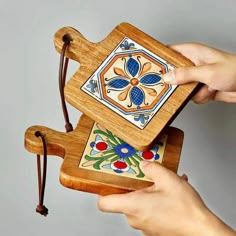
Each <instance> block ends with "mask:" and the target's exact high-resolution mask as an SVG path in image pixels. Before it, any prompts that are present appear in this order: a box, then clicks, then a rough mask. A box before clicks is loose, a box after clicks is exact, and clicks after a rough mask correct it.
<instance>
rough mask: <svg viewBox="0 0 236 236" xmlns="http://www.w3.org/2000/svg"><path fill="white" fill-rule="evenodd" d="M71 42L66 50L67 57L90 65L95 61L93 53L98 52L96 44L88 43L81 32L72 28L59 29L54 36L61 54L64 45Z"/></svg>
mask: <svg viewBox="0 0 236 236" xmlns="http://www.w3.org/2000/svg"><path fill="white" fill-rule="evenodd" d="M67 40H69V41H70V45H69V47H68V49H67V50H66V54H65V55H66V57H68V58H70V59H72V60H75V61H77V62H79V63H80V64H86V63H89V61H90V60H92V59H93V54H92V52H94V51H96V50H95V49H96V43H92V42H90V41H88V40H87V39H86V38H85V37H84V36H83V35H82V34H81V33H80V32H79V31H77V30H76V29H74V28H72V27H64V28H61V29H59V30H58V31H57V32H56V33H55V35H54V45H55V48H56V50H57V51H58V52H59V53H61V51H62V48H63V45H64V43H65V42H66V41H67Z"/></svg>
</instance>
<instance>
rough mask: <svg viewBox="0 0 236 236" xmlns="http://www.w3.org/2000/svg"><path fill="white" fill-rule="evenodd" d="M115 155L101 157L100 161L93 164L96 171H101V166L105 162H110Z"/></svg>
mask: <svg viewBox="0 0 236 236" xmlns="http://www.w3.org/2000/svg"><path fill="white" fill-rule="evenodd" d="M115 155H116V154H115V153H113V154H110V155H107V156H103V157H100V160H99V161H97V162H96V163H95V164H93V167H94V169H97V170H100V169H101V168H100V165H101V164H102V163H103V162H104V161H106V160H108V159H109V158H111V157H114V156H115Z"/></svg>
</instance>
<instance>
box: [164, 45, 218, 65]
mask: <svg viewBox="0 0 236 236" xmlns="http://www.w3.org/2000/svg"><path fill="white" fill-rule="evenodd" d="M168 47H169V48H171V49H173V50H175V51H177V52H179V53H181V54H182V55H183V56H185V57H187V58H189V59H190V60H191V61H192V62H193V63H194V64H195V65H196V66H199V65H202V64H205V63H207V64H211V63H215V62H217V61H218V59H220V58H221V55H222V52H221V51H220V50H218V49H216V48H212V47H209V46H206V45H203V44H199V43H183V44H172V45H168Z"/></svg>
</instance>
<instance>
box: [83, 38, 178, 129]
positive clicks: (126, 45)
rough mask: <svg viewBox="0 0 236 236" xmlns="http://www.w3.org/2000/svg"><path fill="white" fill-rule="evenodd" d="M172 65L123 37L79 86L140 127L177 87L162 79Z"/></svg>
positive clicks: (142, 126) (144, 124)
mask: <svg viewBox="0 0 236 236" xmlns="http://www.w3.org/2000/svg"><path fill="white" fill-rule="evenodd" d="M173 68H174V67H173V66H172V65H170V64H169V63H168V62H166V61H165V60H163V59H162V58H160V57H158V56H157V55H155V54H153V53H152V52H150V51H149V50H147V49H145V48H144V47H142V46H141V45H139V44H138V43H136V42H135V41H133V40H131V39H129V38H127V37H125V38H124V39H123V40H122V41H121V42H120V43H119V45H118V46H117V47H116V48H115V49H114V51H113V52H112V53H111V54H110V55H109V56H108V57H107V59H106V60H105V61H104V62H103V63H102V64H101V65H100V67H99V68H98V69H97V70H96V71H95V73H94V74H93V75H92V76H91V77H90V78H89V79H88V80H87V81H86V83H85V84H84V85H83V86H82V87H81V89H82V90H83V91H84V92H86V93H88V94H89V95H90V96H92V97H93V98H95V99H96V100H98V101H99V102H101V103H102V104H104V105H106V106H107V107H109V108H110V109H111V110H113V111H114V112H116V113H118V114H119V115H120V116H122V117H123V118H125V119H127V120H128V121H130V122H131V123H132V124H134V125H136V126H137V127H139V128H140V129H143V128H144V127H145V126H146V125H147V124H148V122H149V121H150V120H151V119H152V117H153V116H154V115H155V114H156V112H157V111H158V110H159V109H160V107H161V106H162V105H163V104H164V102H165V101H166V100H167V99H168V97H169V96H170V95H171V93H172V92H173V91H174V89H175V88H176V86H173V85H169V84H166V83H164V81H163V79H162V74H165V73H167V72H168V71H170V70H172V69H173Z"/></svg>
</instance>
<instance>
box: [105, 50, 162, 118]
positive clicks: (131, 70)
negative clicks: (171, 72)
mask: <svg viewBox="0 0 236 236" xmlns="http://www.w3.org/2000/svg"><path fill="white" fill-rule="evenodd" d="M122 60H123V61H124V69H122V68H118V67H114V68H113V70H114V73H115V74H116V75H117V76H114V77H112V78H109V79H106V80H107V81H108V83H107V85H106V86H107V87H108V89H107V92H108V93H109V92H110V91H111V90H114V91H120V93H119V95H118V100H119V101H124V100H126V99H127V97H128V95H129V98H130V105H128V107H131V106H132V105H133V104H134V105H136V106H137V108H138V109H139V108H140V107H141V105H142V104H144V105H148V103H146V102H145V98H146V93H148V94H149V95H150V96H154V97H155V96H157V91H156V90H155V89H154V88H152V87H153V86H156V85H161V86H163V85H164V83H163V82H162V81H161V76H160V74H158V73H155V72H150V69H151V67H152V64H151V63H150V62H146V63H144V64H143V65H142V64H141V62H140V56H137V58H133V57H132V54H130V55H129V59H128V60H126V58H123V59H122ZM141 119H142V118H141ZM142 120H143V119H142Z"/></svg>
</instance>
